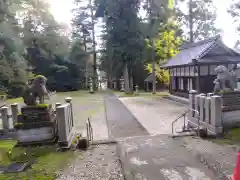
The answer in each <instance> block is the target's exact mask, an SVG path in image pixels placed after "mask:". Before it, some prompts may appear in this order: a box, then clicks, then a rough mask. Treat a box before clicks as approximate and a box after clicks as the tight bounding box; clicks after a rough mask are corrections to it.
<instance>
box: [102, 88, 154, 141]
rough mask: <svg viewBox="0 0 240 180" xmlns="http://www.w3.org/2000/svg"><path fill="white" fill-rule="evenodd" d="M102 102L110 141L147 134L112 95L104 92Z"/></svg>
mask: <svg viewBox="0 0 240 180" xmlns="http://www.w3.org/2000/svg"><path fill="white" fill-rule="evenodd" d="M104 102H105V108H106V109H105V110H106V119H107V125H108V133H109V138H110V139H111V138H112V139H115V138H124V137H132V136H143V135H148V134H149V133H148V132H147V130H146V129H145V128H144V127H143V126H142V125H141V124H140V123H139V122H138V120H137V119H136V118H135V117H134V116H133V115H132V113H131V112H130V111H129V110H128V109H127V108H126V107H125V106H124V104H123V103H122V102H121V101H120V100H119V99H118V98H117V97H116V96H115V95H114V94H111V93H110V92H106V93H105V95H104Z"/></svg>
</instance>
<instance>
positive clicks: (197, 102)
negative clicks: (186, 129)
mask: <svg viewBox="0 0 240 180" xmlns="http://www.w3.org/2000/svg"><path fill="white" fill-rule="evenodd" d="M201 96H202V95H200V94H199V95H197V96H196V97H195V110H196V111H198V113H199V114H197V113H195V117H196V118H199V115H200V97H201Z"/></svg>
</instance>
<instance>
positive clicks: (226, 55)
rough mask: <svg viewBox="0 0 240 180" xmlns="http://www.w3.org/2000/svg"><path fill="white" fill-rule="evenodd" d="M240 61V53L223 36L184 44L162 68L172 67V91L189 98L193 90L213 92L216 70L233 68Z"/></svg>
mask: <svg viewBox="0 0 240 180" xmlns="http://www.w3.org/2000/svg"><path fill="white" fill-rule="evenodd" d="M237 63H240V54H239V53H237V52H236V51H234V50H233V49H231V48H229V47H227V46H226V45H224V43H223V42H222V40H221V37H220V36H216V37H214V38H209V39H206V40H203V41H199V42H196V43H192V44H186V45H183V46H182V47H181V48H180V52H179V53H178V54H177V55H176V56H174V57H173V58H172V59H170V60H169V61H168V63H167V64H164V65H163V66H162V67H163V68H166V69H168V70H169V73H170V84H169V92H170V93H171V94H173V95H177V96H181V97H188V93H189V90H192V89H194V90H197V91H198V93H209V92H213V89H214V84H213V81H214V79H215V78H216V73H215V71H214V69H215V68H216V67H217V66H218V65H225V66H226V67H227V68H228V69H231V68H232V67H233V66H234V64H237Z"/></svg>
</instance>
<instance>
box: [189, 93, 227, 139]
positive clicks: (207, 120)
mask: <svg viewBox="0 0 240 180" xmlns="http://www.w3.org/2000/svg"><path fill="white" fill-rule="evenodd" d="M221 101H222V100H221V97H220V96H213V94H211V93H209V94H207V96H206V95H205V94H198V95H197V92H196V91H194V90H193V91H190V94H189V109H190V110H192V111H191V112H190V113H189V116H188V126H190V127H194V128H197V127H199V126H201V127H203V128H205V129H207V130H208V134H211V135H216V134H220V133H222V132H223V127H222V121H221V106H222V105H221Z"/></svg>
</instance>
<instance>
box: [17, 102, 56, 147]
mask: <svg viewBox="0 0 240 180" xmlns="http://www.w3.org/2000/svg"><path fill="white" fill-rule="evenodd" d="M14 128H15V129H16V131H17V140H18V143H19V144H25V143H26V144H35V143H43V142H46V141H54V139H55V138H56V133H57V127H56V116H55V114H54V112H53V110H52V106H51V105H46V106H45V105H37V106H26V107H23V108H21V113H20V114H18V121H17V123H15V124H14Z"/></svg>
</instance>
